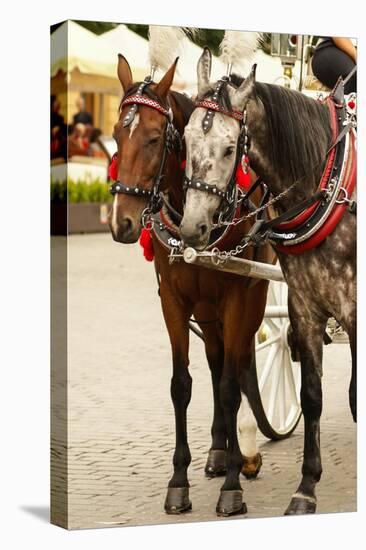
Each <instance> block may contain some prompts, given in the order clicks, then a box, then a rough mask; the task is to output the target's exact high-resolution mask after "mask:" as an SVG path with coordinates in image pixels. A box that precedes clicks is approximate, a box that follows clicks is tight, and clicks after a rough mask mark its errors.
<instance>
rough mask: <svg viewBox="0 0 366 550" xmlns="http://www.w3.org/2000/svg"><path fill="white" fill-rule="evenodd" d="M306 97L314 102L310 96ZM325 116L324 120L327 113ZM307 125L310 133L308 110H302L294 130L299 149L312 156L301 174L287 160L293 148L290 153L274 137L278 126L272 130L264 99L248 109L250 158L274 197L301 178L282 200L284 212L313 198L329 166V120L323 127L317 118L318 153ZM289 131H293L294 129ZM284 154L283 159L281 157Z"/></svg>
mask: <svg viewBox="0 0 366 550" xmlns="http://www.w3.org/2000/svg"><path fill="white" fill-rule="evenodd" d="M306 99H307V100H308V101H314V100H311V99H309V98H306ZM319 108H320V109H326V110H327V112H328V108H327V107H326V106H325V105H319ZM320 109H319V113H320ZM248 111H249V110H248ZM328 114H329V113H328ZM301 117H303V118H301ZM322 118H323V119H324V116H323V117H322ZM307 125H308V126H309V132H310V124H309V121H308V120H307V119H306V117H305V113H303V114H301V113H300V112H299V114H298V118H297V119H296V120H294V123H293V126H292V127H291V130H292V131H293V132H294V134H293V136H292V139H296V140H297V146H298V147H297V148H298V150H303V151H306V154H307V156H308V158H307V160H306V162H302V165H301V168H300V167H299V170H298V173H294V172H292V171H291V169H290V167H289V163H288V161H287V159H288V154H290V151H291V148H289V147H287V149H288V151H289V152H288V154H287V155H286V146H284V144H279V143H276V142H275V141H276V140H274V139H273V136H274V135H276V128H273V130H274V131H272V133H271V132H270V130H269V124H268V121H267V118H266V112H265V108H264V105H263V103H262V101H261V100H258V99H257V101H256V102H255V105H253V106H252V109H251V110H250V111H249V112H248V131H249V136H250V149H249V158H250V163H251V167H252V168H253V170H254V171H255V172H256V173H257V175H258V176H260V177H261V178H262V179H263V180H264V181H265V183H266V184H267V185H268V187H269V189H270V191H271V193H272V195H274V196H277V195H279V194H280V193H282V192H284V191H286V189H288V188H289V187H290V186H291V185H292V184H293V183H294V182H295V181H298V183H297V184H296V185H295V186H294V188H293V189H291V190H290V191H289V192H288V193H287V194H286V195H285V196H284V197H283V198H281V200H280V201H278V203H277V207H278V209H279V210H280V211H284V210H287V209H288V208H289V207H290V206H292V205H293V204H294V203H295V202H300V201H301V200H304V199H305V198H308V197H310V196H311V195H312V194H313V193H314V192H315V190H316V188H317V187H318V185H319V182H320V179H321V174H322V172H323V170H324V167H325V163H326V157H327V154H326V152H327V150H328V147H329V135H330V122H329V121H328V128H323V129H322V128H321V124H320V121H316V125H318V126H319V132H318V135H317V141H316V152H314V143H310V142H309V139H315V138H314V137H312V138H309V135H308V133H307ZM314 126H315V125H314V124H313V126H312V127H311V131H312V132H313V133H314ZM285 130H287V129H285ZM288 130H289V131H290V129H288ZM289 139H290V138H289ZM273 155H278V157H277V158H276V157H275V161H274V160H273V159H274V156H273ZM280 155H282V158H280ZM303 160H304V159H302V161H303Z"/></svg>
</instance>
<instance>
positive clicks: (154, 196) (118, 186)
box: [109, 76, 182, 220]
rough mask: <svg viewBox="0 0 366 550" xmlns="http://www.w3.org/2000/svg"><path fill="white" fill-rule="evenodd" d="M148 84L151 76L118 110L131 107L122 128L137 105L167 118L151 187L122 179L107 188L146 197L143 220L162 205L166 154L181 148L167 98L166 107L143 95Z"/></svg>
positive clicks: (123, 100) (130, 119) (134, 112)
mask: <svg viewBox="0 0 366 550" xmlns="http://www.w3.org/2000/svg"><path fill="white" fill-rule="evenodd" d="M150 84H153V80H152V79H151V76H147V77H146V78H145V79H144V81H143V82H142V83H141V84H140V85H139V87H138V89H137V91H136V92H135V93H134V94H133V95H129V96H125V97H124V98H123V99H122V102H121V106H120V110H122V108H123V107H124V106H125V105H131V108H130V109H129V111H128V113H127V115H126V116H125V117H124V119H123V127H124V128H125V127H127V126H129V125H130V124H131V123H132V122H133V120H134V118H135V115H136V112H137V109H138V106H139V105H144V106H146V107H150V108H151V109H155V110H156V111H158V112H159V113H161V114H162V115H164V116H165V117H166V118H167V124H166V127H165V136H164V147H163V154H162V157H161V160H160V164H159V168H158V171H157V173H156V175H155V177H154V179H153V185H152V188H151V189H144V188H142V187H140V186H138V185H135V186H130V185H126V184H125V183H123V182H122V181H115V182H114V183H112V185H111V186H110V188H109V191H110V193H111V194H112V195H116V194H122V195H133V196H134V197H142V198H145V199H148V204H147V207H146V208H145V209H144V211H143V213H142V219H143V220H146V219H147V218H148V217H149V216H150V215H151V214H153V213H155V212H158V211H159V210H160V208H161V206H162V202H161V196H160V184H161V181H162V179H163V178H164V173H163V172H164V168H165V163H166V159H167V155H168V154H170V153H171V152H172V151H173V150H174V149H176V150H178V151H180V150H181V149H182V139H181V137H180V135H179V132H178V130H177V129H176V128H175V126H174V121H173V119H174V115H173V111H172V108H171V106H170V104H169V99H167V103H168V107H165V106H164V105H162V104H161V103H160V102H159V101H157V100H155V99H152V98H150V97H147V96H144V95H143V94H144V92H145V90H146V89H147V87H148V86H150Z"/></svg>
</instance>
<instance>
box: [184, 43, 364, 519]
mask: <svg viewBox="0 0 366 550" xmlns="http://www.w3.org/2000/svg"><path fill="white" fill-rule="evenodd" d="M210 68H211V53H210V51H209V50H208V49H207V48H205V50H204V52H203V54H202V56H201V58H200V60H199V63H198V98H197V107H196V109H195V111H194V112H193V114H192V115H191V118H190V121H189V123H188V125H187V126H186V128H185V140H186V146H187V164H186V187H187V192H186V201H185V209H184V216H183V219H182V222H181V225H180V232H181V236H182V238H183V240H184V242H185V244H186V245H188V246H193V247H195V248H196V249H197V250H204V249H205V247H206V245H207V243H208V241H209V237H210V233H211V231H212V229H214V228H216V227H218V226H220V218H218V216H217V211H218V209H219V208H220V205H221V202H222V199H221V197H220V196H217V194H214V193H212V192H207V190H208V191H210V190H212V189H213V188H216V189H218V190H220V191H221V192H223V193H224V192H225V190H226V188H227V186H228V184H229V181H230V179H231V176H232V173H233V171H234V170H235V168H236V166H235V165H236V163H238V155H237V148H238V147H239V144H240V143H241V142H242V141H243V139H242V138H243V136H244V142H245V144H246V154H247V158H245V159H244V157H241V159H242V161H244V162H247V163H250V166H251V168H252V169H253V170H254V171H255V173H256V174H257V175H258V176H259V177H260V178H261V179H262V180H264V181H265V183H266V184H267V186H268V188H269V190H270V191H271V193H272V199H271V200H270V201H268V203H267V204H268V205H269V204H271V205H273V206H274V205H275V206H276V208H277V212H278V214H279V215H278V217H276V218H275V219H272V220H269V219H268V218H266V217H264V218H263V219H260V220H258V223H257V225H256V230H255V231H252V234H251V235H250V236H249V237H248V236H247V237H246V239H244V240H243V242H242V244H245V245H248V246H249V245H250V244H252V243H253V242H256V243H257V244H258V243H263V242H266V241H268V240H269V241H270V242H271V243H272V244H273V246H275V248H276V251H277V253H278V257H279V260H280V263H281V267H282V270H283V273H284V276H285V279H286V281H287V284H288V288H289V293H288V309H289V316H290V320H291V325H292V331H293V341H292V346H293V349H294V350H295V349H296V352H297V353H298V354H299V357H300V361H301V375H302V384H301V405H302V410H303V414H304V421H305V438H304V457H303V466H302V479H301V482H300V484H299V486H298V488H297V490H296V492H295V493H294V495H293V496H292V499H291V502H290V504H289V506H288V508H287V510H286V514H303V513H314V512H315V510H316V496H315V486H316V483H317V482H318V481H319V480H320V477H321V473H322V465H321V456H320V416H321V412H322V386H321V378H322V349H323V337H324V332H325V328H326V324H327V321H328V319H329V318H330V317H334V318H335V319H336V320H337V321H338V322H339V323H340V324H341V325H342V327H343V328H344V329H345V331H346V332H347V333H348V335H349V339H350V346H351V352H352V376H351V383H350V388H349V400H350V407H351V411H352V415H353V418H354V420H355V421H356V216H355V201H354V197H353V195H354V187H355V179H356V169H355V165H356V162H355V159H356V152H355V134H354V130H353V125H354V124H353V121H352V119H351V117H350V114H349V112H348V111H347V109H346V107H347V105H346V103H345V101H344V98H343V94H342V82H341V81H340V82H339V84H338V86H337V88H336V89H335V90H334V92H333V94H332V95H331V97H330V99H328V100H327V101H315V100H314V99H312V98H309V97H306V96H305V95H303V94H301V93H299V92H296V91H293V90H288V89H286V88H282V87H280V86H276V85H270V84H263V83H258V82H256V81H255V66H253V68H252V71H251V73H250V75H249V76H248V77H247V78H246V79H242V78H239V77H236V76H235V75H232V76H231V77H226V78H223V79H222V80H221V81H219V82H218V83H216V84H215V85H212V84H211V83H210ZM228 111H229V112H230V111H236V112H239V113H240V112H241V113H243V114H244V117H243V121H240V120H235V119H234V118H233V117H229V116H227V112H228ZM240 156H241V155H240ZM239 162H240V159H239ZM197 183H198V185H197ZM205 189H206V192H205ZM237 221H238V220H232V221H231V223H233V222H234V223H235V222H237ZM238 386H239V379H238V378H236V380H233V381H232V392H233V395H234V394H235V392H236V391H237V389H236V388H237V387H238ZM226 488H228V487H226ZM230 489H231V490H238V489H240V481H239V476H232V477H231V485H230Z"/></svg>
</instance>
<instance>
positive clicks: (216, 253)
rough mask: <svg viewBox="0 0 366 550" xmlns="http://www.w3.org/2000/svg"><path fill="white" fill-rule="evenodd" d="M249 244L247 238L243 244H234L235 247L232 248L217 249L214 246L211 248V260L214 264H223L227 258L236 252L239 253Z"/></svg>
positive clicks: (235, 254)
mask: <svg viewBox="0 0 366 550" xmlns="http://www.w3.org/2000/svg"><path fill="white" fill-rule="evenodd" d="M249 244H250V242H249V240H247V241H245V243H243V244H238V245H236V247H235V248H233V249H232V250H219V249H218V248H217V247H215V248H213V249H212V250H211V252H212V262H213V263H214V264H215V265H220V264H224V263H225V262H226V261H227V260H228V259H229V258H233V257H234V256H238V254H241V253H242V252H243V251H244V250H245V249H246V248H247V247H248V246H249Z"/></svg>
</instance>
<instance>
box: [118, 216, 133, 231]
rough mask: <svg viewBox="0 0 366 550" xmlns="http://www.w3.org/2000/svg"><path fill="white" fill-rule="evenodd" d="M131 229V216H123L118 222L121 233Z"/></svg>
mask: <svg viewBox="0 0 366 550" xmlns="http://www.w3.org/2000/svg"><path fill="white" fill-rule="evenodd" d="M131 229H132V220H131V218H123V220H122V221H121V223H120V231H122V233H128V232H129V231H131Z"/></svg>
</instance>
